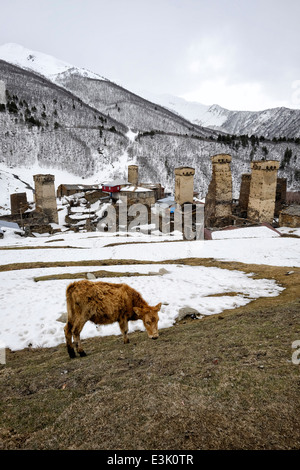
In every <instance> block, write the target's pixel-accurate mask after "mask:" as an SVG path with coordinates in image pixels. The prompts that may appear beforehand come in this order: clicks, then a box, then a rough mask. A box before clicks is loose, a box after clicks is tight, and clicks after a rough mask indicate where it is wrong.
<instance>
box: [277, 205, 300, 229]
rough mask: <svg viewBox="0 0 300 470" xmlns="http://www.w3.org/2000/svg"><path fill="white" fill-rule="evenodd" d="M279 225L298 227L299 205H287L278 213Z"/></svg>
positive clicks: (299, 221) (299, 225)
mask: <svg viewBox="0 0 300 470" xmlns="http://www.w3.org/2000/svg"><path fill="white" fill-rule="evenodd" d="M278 225H279V227H294V228H295V227H300V205H296V204H295V205H293V206H290V207H287V208H286V209H284V210H282V211H281V212H280V213H279V224H278Z"/></svg>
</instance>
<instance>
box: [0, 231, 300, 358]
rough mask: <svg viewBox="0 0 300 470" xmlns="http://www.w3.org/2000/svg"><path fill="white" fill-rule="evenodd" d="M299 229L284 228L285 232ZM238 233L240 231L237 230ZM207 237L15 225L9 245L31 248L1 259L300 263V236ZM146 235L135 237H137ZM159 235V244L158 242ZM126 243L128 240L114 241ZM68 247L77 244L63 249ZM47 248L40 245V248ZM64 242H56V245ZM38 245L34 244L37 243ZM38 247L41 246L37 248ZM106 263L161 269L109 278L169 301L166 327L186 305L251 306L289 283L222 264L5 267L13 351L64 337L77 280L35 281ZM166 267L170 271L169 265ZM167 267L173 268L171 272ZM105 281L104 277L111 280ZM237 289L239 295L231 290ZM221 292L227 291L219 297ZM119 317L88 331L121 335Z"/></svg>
mask: <svg viewBox="0 0 300 470" xmlns="http://www.w3.org/2000/svg"><path fill="white" fill-rule="evenodd" d="M291 231H292V232H293V233H299V231H298V232H297V229H287V228H283V229H282V232H283V233H290V232H291ZM232 233H233V231H232ZM261 235H262V236H261V238H260V239H259V240H258V239H257V238H240V239H234V238H229V239H223V240H207V241H202V240H198V241H192V242H185V241H180V240H178V241H170V240H173V238H174V237H168V236H165V237H153V236H147V235H142V234H139V233H137V234H135V235H133V234H131V236H130V237H119V236H118V237H116V236H115V235H114V234H109V235H107V234H101V233H98V232H90V233H77V234H75V233H58V234H56V235H52V236H39V237H36V238H20V237H19V236H17V235H15V234H14V233H13V232H9V231H8V230H7V231H6V232H5V236H4V238H3V239H2V240H0V248H1V245H2V246H3V247H4V246H6V247H7V246H10V247H15V248H18V247H19V248H21V247H24V246H25V247H26V246H27V247H28V249H25V250H24V249H13V250H0V262H1V265H6V264H10V263H20V262H28V263H30V262H34V261H44V262H47V261H80V260H103V259H128V260H130V259H136V260H145V261H157V262H160V261H163V260H171V259H183V258H187V257H199V258H215V259H218V260H229V261H241V262H243V263H248V264H252V263H254V264H266V265H275V266H276V265H278V266H286V267H287V271H288V270H290V269H292V268H293V267H299V266H300V240H299V239H297V238H283V237H275V238H273V237H269V236H268V234H267V233H264V234H263V233H262V234H261ZM133 241H134V242H138V243H134V244H131V243H130V242H133ZM152 242H155V243H152ZM112 243H113V244H114V243H122V244H121V245H114V246H107V245H109V244H112ZM65 246H68V247H69V248H63V247H65ZM34 247H39V248H34ZM49 247H56V248H52V249H51V248H49ZM30 248H32V249H30ZM33 248H34V249H33ZM101 269H106V270H109V271H118V272H124V273H126V272H139V273H144V274H145V273H147V274H148V273H157V275H155V276H153V275H149V276H146V277H145V276H140V277H126V276H125V275H124V277H123V276H122V277H121V278H107V279H105V280H107V281H108V282H126V283H127V284H129V285H130V286H132V287H133V288H135V289H137V290H138V291H139V292H141V294H142V295H143V297H144V298H145V300H147V301H148V302H149V304H150V305H156V304H157V303H158V302H162V303H163V305H162V308H161V311H160V321H159V328H160V329H161V328H169V327H172V325H173V324H174V322H175V321H176V317H177V316H178V313H179V310H180V309H181V308H183V307H190V308H193V309H195V310H197V311H198V312H199V314H202V315H211V314H216V313H220V312H222V311H223V310H224V309H228V308H234V307H239V306H241V305H245V304H246V303H248V302H250V301H251V300H253V299H255V298H258V297H261V296H263V297H266V296H277V295H279V293H280V292H281V290H282V287H280V286H278V285H277V284H276V282H275V281H273V280H267V279H253V277H252V276H251V274H246V273H244V272H241V271H237V270H235V271H229V270H225V269H221V268H215V267H203V266H181V265H176V264H174V265H162V264H157V265H151V264H145V265H130V264H129V265H123V266H121V265H120V266H106V267H101V266H96V265H95V266H88V267H86V266H76V267H66V268H63V267H59V268H57V267H55V268H39V269H19V270H13V271H6V272H1V273H0V300H1V310H0V346H1V345H2V347H3V346H6V347H9V348H11V349H12V350H18V349H22V348H24V347H27V346H28V345H32V346H33V347H39V346H42V347H50V346H55V345H57V344H60V343H63V342H64V332H63V327H64V323H62V322H61V321H59V318H60V317H61V315H62V314H64V313H65V312H66V305H65V290H66V287H67V285H68V284H69V283H70V280H68V279H66V280H49V281H40V282H35V281H34V278H35V277H38V276H43V275H49V274H59V273H65V272H69V273H74V272H93V271H96V270H101ZM162 269H163V271H161V270H162ZM165 270H166V271H167V272H165ZM103 280H104V279H103ZM232 292H235V293H236V294H235V295H227V294H228V293H232ZM214 294H221V295H220V296H218V297H214ZM130 323H131V324H130V330H129V331H130V332H131V331H134V330H144V327H143V325H142V322H141V321H137V322H130ZM119 334H120V330H119V326H118V324H112V325H107V326H101V327H100V328H97V327H96V326H95V325H93V324H91V323H87V324H86V325H85V327H84V329H83V332H82V337H83V338H87V337H92V336H103V335H119Z"/></svg>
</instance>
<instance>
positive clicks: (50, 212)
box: [33, 175, 58, 224]
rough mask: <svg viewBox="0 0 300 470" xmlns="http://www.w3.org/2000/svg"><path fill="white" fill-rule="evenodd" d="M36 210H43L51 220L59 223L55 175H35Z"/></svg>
mask: <svg viewBox="0 0 300 470" xmlns="http://www.w3.org/2000/svg"><path fill="white" fill-rule="evenodd" d="M33 179H34V184H35V204H36V210H41V211H42V212H43V213H44V214H45V215H46V216H47V217H48V220H49V222H50V223H51V222H54V223H56V224H58V214H57V205H56V197H55V188H54V176H53V175H34V177H33Z"/></svg>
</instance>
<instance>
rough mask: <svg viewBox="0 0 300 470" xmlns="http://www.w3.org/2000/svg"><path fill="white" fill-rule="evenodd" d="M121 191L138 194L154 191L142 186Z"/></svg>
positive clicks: (128, 187) (131, 186)
mask: <svg viewBox="0 0 300 470" xmlns="http://www.w3.org/2000/svg"><path fill="white" fill-rule="evenodd" d="M121 191H131V192H136V193H145V192H151V191H152V189H148V188H142V187H140V186H133V185H130V186H125V187H124V188H122V189H121Z"/></svg>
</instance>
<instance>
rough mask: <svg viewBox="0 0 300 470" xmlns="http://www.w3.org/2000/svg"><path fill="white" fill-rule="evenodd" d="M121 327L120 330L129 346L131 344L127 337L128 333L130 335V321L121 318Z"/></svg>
mask: <svg viewBox="0 0 300 470" xmlns="http://www.w3.org/2000/svg"><path fill="white" fill-rule="evenodd" d="M119 325H120V330H121V332H122V334H123V339H124V343H125V344H127V343H129V338H128V336H127V333H128V320H127V318H125V317H122V318H120V320H119Z"/></svg>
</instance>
